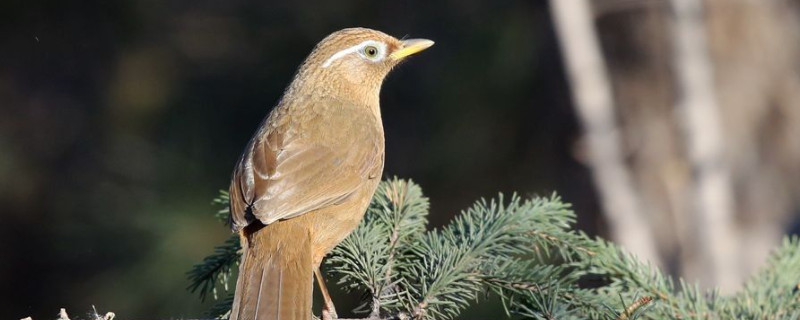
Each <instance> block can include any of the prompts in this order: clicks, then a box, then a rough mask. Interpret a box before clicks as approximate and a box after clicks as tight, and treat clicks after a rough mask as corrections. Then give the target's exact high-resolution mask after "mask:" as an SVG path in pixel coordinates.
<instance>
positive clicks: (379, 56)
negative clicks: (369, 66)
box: [322, 40, 386, 68]
mask: <svg viewBox="0 0 800 320" xmlns="http://www.w3.org/2000/svg"><path fill="white" fill-rule="evenodd" d="M369 48H375V51H376V52H375V54H374V55H367V53H366V52H367V49H369ZM354 52H355V53H358V55H359V56H360V57H361V58H363V59H366V60H367V61H371V62H379V61H381V60H383V59H384V58H386V44H385V43H383V42H380V41H375V40H367V41H364V42H362V43H359V44H357V45H354V46H352V47H349V48H347V49H344V50H341V51H339V52H337V53H334V54H333V55H332V56H330V58H328V60H325V63H323V64H322V67H323V68H327V67H329V66H330V65H331V64H332V63H333V62H334V61H336V60H339V59H341V58H342V57H344V56H346V55H349V54H351V53H354Z"/></svg>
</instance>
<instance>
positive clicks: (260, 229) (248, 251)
mask: <svg viewBox="0 0 800 320" xmlns="http://www.w3.org/2000/svg"><path fill="white" fill-rule="evenodd" d="M292 222H293V221H291V220H284V221H278V222H275V223H272V224H270V225H268V226H263V225H260V226H257V227H255V228H254V227H253V226H248V227H247V228H245V229H244V230H242V246H243V247H244V253H243V254H242V262H241V264H240V265H239V278H238V280H237V281H236V293H235V295H234V298H233V308H232V309H231V316H230V320H309V319H311V294H312V292H313V283H312V272H313V271H312V268H313V267H312V261H311V241H310V236H309V233H308V230H306V229H305V228H300V227H298V226H296V225H295V224H294V223H292ZM256 224H260V223H257V222H256ZM253 229H257V230H255V231H253Z"/></svg>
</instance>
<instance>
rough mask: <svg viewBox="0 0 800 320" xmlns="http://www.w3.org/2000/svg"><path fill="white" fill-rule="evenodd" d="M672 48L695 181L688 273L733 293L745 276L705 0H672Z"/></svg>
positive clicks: (686, 243)
mask: <svg viewBox="0 0 800 320" xmlns="http://www.w3.org/2000/svg"><path fill="white" fill-rule="evenodd" d="M672 9H673V19H672V46H673V52H674V60H673V61H674V62H673V64H674V65H673V68H674V70H675V75H676V77H675V87H676V88H677V89H678V90H677V101H676V102H677V103H676V112H677V115H678V116H677V120H676V121H677V122H678V127H679V128H680V129H681V131H682V133H683V135H682V137H683V139H684V140H685V141H686V142H685V143H686V149H687V150H686V154H687V160H688V162H689V169H690V170H691V171H692V173H693V174H692V179H691V181H690V182H689V185H688V186H687V187H686V192H685V195H686V197H687V198H688V201H689V208H688V209H686V210H685V212H686V213H687V214H688V215H687V217H686V219H682V220H683V221H688V222H689V224H690V226H691V228H684V230H688V231H690V232H688V233H686V234H684V235H683V237H682V239H681V240H682V241H681V242H682V243H683V247H684V248H685V251H690V250H691V253H692V256H696V257H698V258H697V259H691V260H688V261H685V263H684V266H685V269H684V270H685V271H686V273H687V274H690V275H694V276H696V277H697V278H698V279H699V280H700V284H702V285H705V286H714V285H718V286H722V288H721V289H722V290H723V291H733V289H735V287H736V284H737V283H738V282H740V281H742V280H743V279H744V277H743V276H742V275H740V274H739V272H738V271H739V270H738V268H732V267H731V266H735V265H737V263H736V262H737V261H736V250H738V248H739V247H740V246H739V245H738V240H739V239H738V237H736V235H735V234H734V225H733V211H734V206H733V197H732V188H731V177H730V171H729V169H728V161H727V158H726V157H725V154H724V152H725V142H726V139H725V138H724V137H723V133H722V125H721V124H720V122H721V121H722V119H721V118H720V110H719V105H718V104H717V98H716V90H715V87H714V79H713V74H712V64H711V59H710V57H709V55H710V54H709V49H708V42H707V41H706V28H705V23H704V21H703V17H704V15H703V4H702V3H701V2H699V1H697V0H672Z"/></svg>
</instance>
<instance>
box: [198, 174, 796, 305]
mask: <svg viewBox="0 0 800 320" xmlns="http://www.w3.org/2000/svg"><path fill="white" fill-rule="evenodd" d="M428 207H429V205H428V199H427V198H426V197H424V196H423V194H422V192H421V190H420V187H419V186H417V185H416V184H414V183H413V182H410V181H405V180H398V179H396V178H395V179H392V180H389V181H384V182H382V183H381V185H380V187H379V188H378V191H377V192H376V194H375V197H374V198H373V201H372V204H371V205H370V207H369V210H368V211H367V214H366V215H365V219H364V221H362V223H361V224H360V225H359V227H358V228H357V229H356V230H355V231H354V232H353V233H352V234H351V235H350V236H349V237H348V238H347V239H345V241H343V242H342V243H341V244H339V246H337V247H336V248H335V249H334V250H333V253H332V256H331V257H330V258H329V259H328V260H327V264H328V265H329V266H330V271H331V272H332V274H334V275H338V276H339V279H340V281H339V285H341V286H343V287H345V288H346V289H347V290H348V291H354V292H359V293H363V294H364V295H363V297H365V298H364V299H363V304H362V305H361V306H360V307H358V308H356V310H354V312H355V313H356V314H361V315H362V316H363V317H365V318H369V319H386V318H388V319H409V318H412V319H454V318H458V317H460V315H461V313H462V312H463V311H464V310H465V309H466V308H467V307H468V306H469V305H471V304H474V303H476V302H478V300H479V299H480V298H482V297H484V296H485V294H486V293H489V292H491V294H493V295H497V296H499V297H500V299H501V300H502V301H503V305H504V306H505V308H506V311H507V312H508V313H509V315H511V314H513V315H518V316H522V317H524V318H531V319H797V317H798V316H800V290H798V286H799V285H800V280H798V279H800V238H797V237H787V238H786V239H785V240H784V243H783V245H782V246H781V247H780V248H779V249H778V250H777V251H776V252H774V253H773V254H772V257H771V258H770V261H769V264H768V265H767V266H766V267H765V268H764V269H763V270H762V271H761V272H760V273H759V274H758V275H756V276H755V277H754V278H753V279H752V280H751V281H750V282H748V285H747V286H746V287H745V289H744V290H742V291H741V292H740V293H738V294H736V295H732V296H720V295H718V294H717V293H716V292H714V291H704V290H701V289H698V288H697V287H696V286H695V285H692V284H689V283H687V282H685V281H683V280H677V284H676V280H673V278H672V277H670V276H667V275H664V274H663V273H662V272H661V271H660V270H659V269H658V268H655V267H653V266H651V265H649V264H647V263H644V262H641V261H639V260H638V259H637V258H636V257H635V256H633V255H631V254H629V253H626V252H624V250H622V249H620V248H619V247H617V246H616V245H614V244H612V243H610V242H608V241H605V240H602V239H599V238H591V237H588V236H586V235H585V234H583V233H581V232H577V231H575V230H574V229H572V228H573V224H574V221H575V214H574V213H573V212H572V211H571V210H570V206H569V205H568V204H565V203H563V202H562V201H561V199H560V198H559V197H557V196H552V197H548V198H542V197H537V198H533V199H527V200H526V199H523V198H521V197H519V196H516V195H513V196H511V197H510V198H508V199H506V198H505V197H504V196H503V195H502V194H501V195H499V196H498V198H496V199H493V200H485V199H481V200H479V201H478V202H476V203H475V204H474V205H473V206H472V207H470V208H469V209H467V210H465V211H462V212H461V214H460V215H458V216H457V217H456V218H455V219H454V220H453V221H451V222H450V223H449V224H448V225H446V226H445V227H443V228H440V229H437V230H429V231H426V227H425V226H426V222H427V221H426V220H427V219H426V217H427V214H428ZM217 256H219V253H215V254H214V255H212V256H210V257H209V258H206V260H204V261H203V263H201V264H198V265H197V266H196V267H195V269H194V270H207V269H217V270H220V268H217V265H218V264H217V261H218V260H219V259H217V258H215V257H217ZM226 256H227V257H228V258H227V259H225V261H227V262H226V263H227V266H228V269H221V270H224V271H221V272H220V273H219V274H215V275H208V276H205V277H197V276H196V273H195V272H194V271H193V272H192V273H191V277H190V278H191V279H192V281H193V285H192V286H193V287H195V288H197V287H200V288H206V292H208V291H209V290H213V288H215V287H216V286H222V287H225V288H226V291H227V288H228V286H229V284H228V282H227V281H225V282H222V283H218V281H217V280H216V279H220V278H224V279H230V280H229V281H234V280H233V278H232V273H231V269H230V267H232V266H233V265H234V262H233V261H234V260H236V259H235V258H236V257H238V254H236V253H235V252H231V253H228V254H226ZM220 274H221V275H222V276H220ZM309 276H310V275H309ZM587 279H595V281H596V285H593V286H587V285H585V282H586V280H587ZM201 294H202V291H201ZM229 297H230V295H228V296H227V298H225V299H223V300H222V301H221V302H220V303H219V304H218V305H217V306H216V307H215V308H214V309H213V310H211V314H212V315H213V316H224V315H225V314H226V313H227V311H228V308H226V307H229V306H230V303H231V300H230V298H229Z"/></svg>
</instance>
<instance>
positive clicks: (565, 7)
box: [550, 0, 660, 265]
mask: <svg viewBox="0 0 800 320" xmlns="http://www.w3.org/2000/svg"><path fill="white" fill-rule="evenodd" d="M550 5H551V9H552V15H553V19H554V21H555V27H556V31H557V33H558V36H559V41H560V44H561V51H562V53H563V55H564V58H565V59H564V60H565V62H566V69H567V73H568V74H567V78H568V79H569V82H570V85H571V86H572V97H573V98H572V100H573V103H574V104H575V107H576V108H577V110H578V115H579V117H580V121H581V124H582V126H583V130H584V134H585V137H584V140H586V141H587V144H588V148H589V158H590V162H591V163H590V166H591V167H592V174H593V177H594V180H595V184H596V185H597V187H598V192H599V194H600V196H601V202H602V205H603V211H604V212H605V214H606V218H607V220H608V225H609V229H610V230H611V236H612V238H613V239H614V240H615V241H617V242H618V243H619V244H620V245H622V246H623V247H625V248H626V249H628V250H630V251H631V252H633V253H635V254H636V255H638V256H639V257H640V258H643V259H646V260H649V261H650V262H652V263H654V264H657V265H658V264H660V260H659V257H658V252H657V251H656V248H655V245H654V242H653V239H652V236H651V234H652V233H651V231H650V227H649V224H648V223H647V222H646V221H645V219H644V217H643V215H642V210H641V208H640V204H639V196H638V194H637V192H636V190H635V189H634V187H633V184H632V181H631V177H630V173H629V172H628V168H627V167H626V165H625V163H624V161H623V155H622V148H621V146H620V136H619V129H618V126H617V123H616V114H615V110H614V109H615V108H614V103H613V99H612V93H611V87H610V84H609V82H608V75H607V72H606V68H605V62H604V61H603V57H602V54H601V52H600V47H599V44H598V40H597V33H596V30H595V26H594V19H593V15H592V14H591V8H590V5H589V1H588V0H552V1H550Z"/></svg>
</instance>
